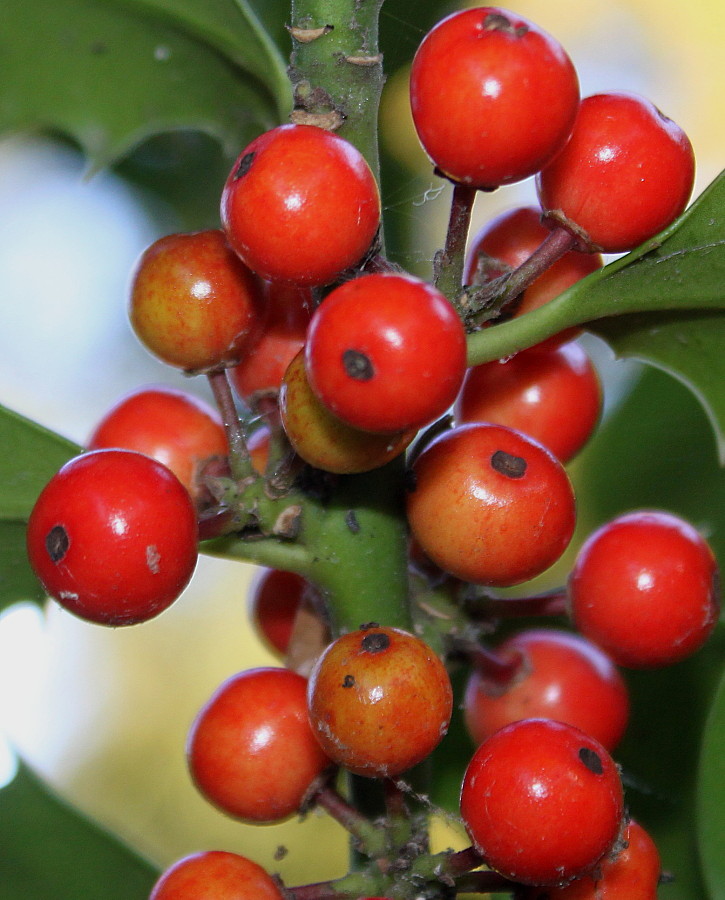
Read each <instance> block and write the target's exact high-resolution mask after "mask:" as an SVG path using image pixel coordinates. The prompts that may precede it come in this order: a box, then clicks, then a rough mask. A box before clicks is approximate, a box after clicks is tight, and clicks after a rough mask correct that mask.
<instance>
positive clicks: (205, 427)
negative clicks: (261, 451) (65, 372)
mask: <svg viewBox="0 0 725 900" xmlns="http://www.w3.org/2000/svg"><path fill="white" fill-rule="evenodd" d="M110 447H122V448H123V449H125V450H138V452H139V453H145V454H146V456H151V457H153V458H154V459H155V460H157V461H158V462H160V463H163V464H164V465H165V466H167V467H168V468H169V469H171V471H172V472H173V473H174V475H176V477H177V478H178V479H179V481H180V482H181V483H182V484H183V485H184V487H185V488H186V489H187V490H188V491H189V493H190V494H191V495H192V496H196V494H197V492H198V485H197V483H196V475H197V473H198V471H199V468H200V465H201V463H203V462H204V461H205V460H207V459H209V458H210V457H212V456H227V454H228V453H229V445H228V443H227V438H226V434H225V432H224V426H223V425H222V421H221V416H220V415H219V413H218V412H217V411H216V410H215V409H214V408H213V407H212V406H210V405H209V404H208V403H205V402H204V401H203V400H202V399H201V398H199V397H195V396H194V395H193V394H190V393H188V392H187V391H182V390H179V389H178V388H173V387H170V386H168V385H151V386H149V387H142V388H138V389H137V390H135V391H131V393H129V394H126V396H125V397H123V398H121V400H119V401H118V403H116V404H115V405H114V406H113V407H112V408H111V409H110V410H109V411H108V412H107V413H106V414H105V416H103V418H102V419H101V421H100V422H98V424H97V425H96V427H95V428H94V430H93V432H92V434H91V436H90V437H89V438H88V449H89V450H100V449H102V448H110Z"/></svg>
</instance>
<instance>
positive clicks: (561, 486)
mask: <svg viewBox="0 0 725 900" xmlns="http://www.w3.org/2000/svg"><path fill="white" fill-rule="evenodd" d="M406 503H407V515H408V522H409V524H410V527H411V530H412V532H413V536H414V537H415V539H416V540H417V541H418V543H419V544H420V547H421V549H422V550H423V552H424V553H425V554H426V555H427V556H428V557H430V559H431V560H432V561H433V562H434V563H435V564H436V565H438V566H439V567H440V568H441V569H443V570H444V571H445V572H448V573H450V574H451V575H455V576H456V577H458V578H461V579H462V580H464V581H470V582H473V583H475V584H486V585H492V586H497V587H505V586H508V585H513V584H518V583H520V582H522V581H527V580H528V579H530V578H533V577H534V576H536V575H539V574H541V573H542V572H543V571H544V570H545V569H547V568H548V567H549V566H550V565H552V563H554V562H555V561H556V560H557V559H558V558H559V556H561V554H562V553H563V552H564V550H565V549H566V547H567V545H568V543H569V541H570V539H571V536H572V532H573V530H574V524H575V518H576V515H575V506H574V493H573V490H572V487H571V484H570V482H569V479H568V477H567V475H566V472H565V471H564V469H563V467H562V465H561V463H560V462H559V461H558V460H557V459H556V458H555V457H554V456H553V454H552V453H551V452H550V451H549V450H547V449H546V448H545V447H543V446H542V445H541V444H538V443H536V442H535V441H533V440H531V439H530V438H528V437H526V436H525V435H523V434H521V433H520V432H518V431H513V430H512V429H510V428H505V427H503V426H501V425H491V424H485V423H474V424H470V425H459V426H457V427H455V428H453V429H451V430H450V431H448V432H445V433H444V434H442V435H441V436H440V437H438V438H437V439H436V440H434V441H433V442H432V443H431V444H430V445H429V446H428V447H426V449H425V450H423V452H422V453H421V454H420V456H419V457H418V458H417V459H416V460H415V462H414V463H413V466H412V471H411V477H410V479H409V487H408V493H407V500H406Z"/></svg>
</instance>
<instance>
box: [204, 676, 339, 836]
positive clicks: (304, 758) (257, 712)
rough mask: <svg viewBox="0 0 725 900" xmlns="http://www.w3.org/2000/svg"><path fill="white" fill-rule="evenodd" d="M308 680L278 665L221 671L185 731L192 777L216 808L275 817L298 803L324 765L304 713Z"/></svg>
mask: <svg viewBox="0 0 725 900" xmlns="http://www.w3.org/2000/svg"><path fill="white" fill-rule="evenodd" d="M306 690H307V682H306V680H305V679H304V678H303V677H302V676H301V675H298V674H297V673H296V672H292V671H291V670H289V669H281V668H273V667H270V668H259V669H248V670H246V671H244V672H240V673H239V674H237V675H234V676H232V677H231V678H229V679H227V681H225V682H224V684H222V685H221V687H220V688H218V690H217V691H216V692H215V693H214V695H213V696H212V697H211V699H210V700H209V701H208V703H207V704H206V705H205V706H204V707H203V709H202V710H201V711H200V713H199V714H198V716H197V717H196V720H195V721H194V724H193V725H192V727H191V731H190V733H189V740H188V743H187V758H188V763H189V769H190V771H191V775H192V778H193V780H194V783H195V784H196V786H197V788H198V789H199V790H200V792H201V793H202V794H203V795H204V797H206V799H207V800H209V802H210V803H212V804H214V806H216V807H217V808H218V809H220V810H221V811H222V812H225V813H226V814H227V815H229V816H233V817H234V818H236V819H241V820H242V821H245V822H279V821H282V820H283V819H287V818H288V817H289V816H291V815H293V814H294V813H296V812H297V811H299V809H300V807H301V806H302V803H303V801H304V800H305V796H306V794H307V792H308V790H309V789H310V787H311V786H312V783H313V781H314V780H315V779H316V778H317V776H318V775H320V774H321V773H322V772H323V770H324V769H326V768H327V767H328V766H329V765H330V760H329V759H328V758H327V756H325V754H324V753H323V751H322V750H321V749H320V746H319V744H318V743H317V741H316V740H315V737H314V736H313V734H312V730H311V729H310V726H309V723H308V721H307V702H306Z"/></svg>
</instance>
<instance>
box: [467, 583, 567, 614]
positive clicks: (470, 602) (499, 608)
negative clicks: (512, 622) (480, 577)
mask: <svg viewBox="0 0 725 900" xmlns="http://www.w3.org/2000/svg"><path fill="white" fill-rule="evenodd" d="M462 602H463V608H464V610H465V611H466V613H467V614H468V615H469V616H470V617H471V618H472V619H475V620H487V619H509V618H518V617H522V616H563V615H566V614H567V612H568V598H567V592H566V589H565V588H559V589H557V590H555V591H550V592H548V593H546V594H537V595H535V596H533V597H492V596H490V595H489V594H477V593H474V591H473V590H471V589H470V588H469V589H468V590H467V591H466V592H465V593H464V595H463V599H462Z"/></svg>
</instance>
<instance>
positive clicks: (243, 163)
mask: <svg viewBox="0 0 725 900" xmlns="http://www.w3.org/2000/svg"><path fill="white" fill-rule="evenodd" d="M255 155H256V154H255V153H254V151H252V152H251V153H245V154H244V156H243V157H242V158H241V159H240V160H239V165H238V166H237V171H236V172H235V173H234V180H235V181H236V180H237V179H238V178H243V177H244V176H245V175H246V174H247V172H248V171H249V170H250V169H251V168H252V163H253V162H254V157H255Z"/></svg>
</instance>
